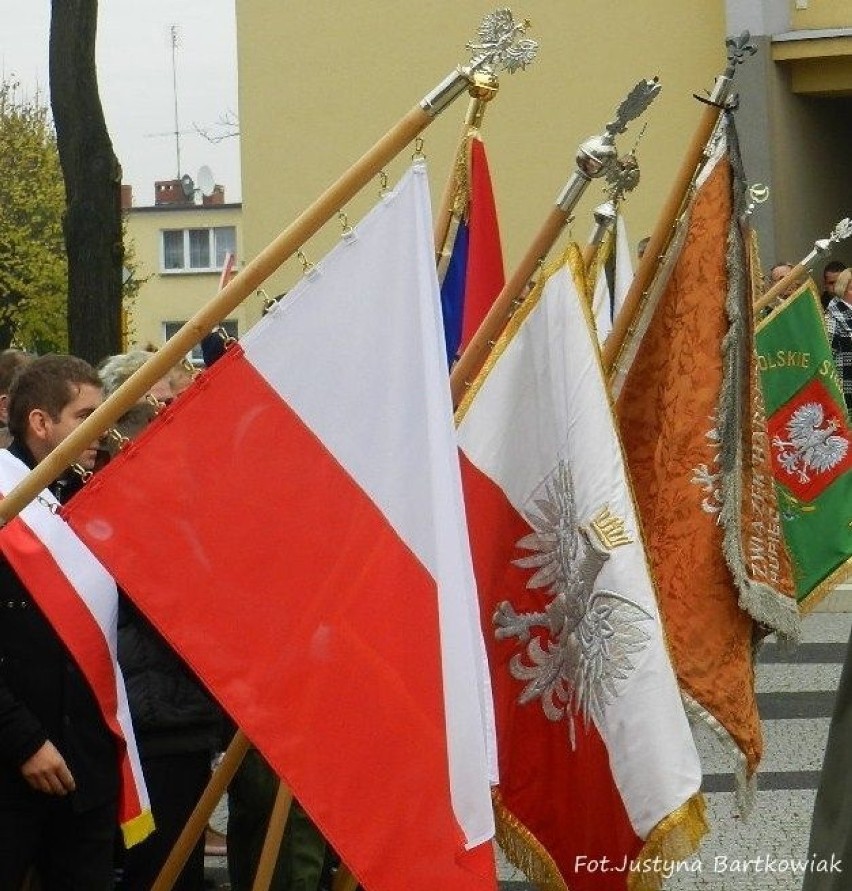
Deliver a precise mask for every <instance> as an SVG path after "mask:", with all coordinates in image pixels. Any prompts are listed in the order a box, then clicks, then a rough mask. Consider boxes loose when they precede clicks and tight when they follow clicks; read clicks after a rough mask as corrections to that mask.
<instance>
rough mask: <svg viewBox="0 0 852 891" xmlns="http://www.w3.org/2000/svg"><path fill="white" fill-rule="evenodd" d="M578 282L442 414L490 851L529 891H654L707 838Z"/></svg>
mask: <svg viewBox="0 0 852 891" xmlns="http://www.w3.org/2000/svg"><path fill="white" fill-rule="evenodd" d="M572 272H573V275H572ZM582 277H583V272H582V258H581V256H580V252H579V250H578V249H577V248H576V246H572V248H571V249H570V251H569V252H568V254H567V255H566V258H564V259H563V260H562V261H560V262H559V263H557V264H556V265H555V266H554V267H553V268H552V269H551V270H549V271H548V272H547V273H546V275H545V283H544V284H539V285H538V286H537V287H536V288H535V289H534V290H533V292H532V293H531V294H530V296H529V297H528V298H527V299H526V301H525V302H524V304H523V305H522V306H521V308H520V309H519V310H518V312H517V313H516V314H515V316H514V317H513V318H512V320H511V321H510V322H509V325H508V326H507V329H506V331H505V332H504V333H503V335H502V336H501V338H500V340H499V341H498V343H497V345H496V347H495V349H494V352H493V353H492V356H491V358H490V359H489V361H488V363H486V366H485V367H484V369H483V371H482V372H481V373H480V375H479V377H478V378H477V379H476V380H475V381H474V383H473V386H472V388H471V390H470V392H469V393H468V395H467V397H466V398H465V400H464V401H463V402H462V404H461V406H460V407H459V410H458V413H457V419H458V421H459V425H458V440H459V444H460V447H461V450H462V452H463V455H464V460H463V464H462V478H463V481H464V488H465V500H466V505H467V515H468V523H469V528H470V538H471V548H472V551H473V558H474V568H475V571H476V579H477V585H478V588H479V596H480V601H481V615H482V626H483V631H484V636H485V640H486V646H487V649H488V656H489V662H490V666H491V682H492V685H493V688H494V702H495V712H496V719H497V741H498V752H499V767H500V786H499V793H498V795H497V805H498V808H497V824H498V840H499V841H500V844H501V846H502V847H503V848H504V850H505V851H506V852H507V854H508V855H509V857H510V859H511V860H512V861H513V862H514V863H516V864H517V865H518V866H521V868H523V869H524V870H525V872H526V873H527V875H528V876H529V878H530V880H531V881H532V882H533V884H537V885H538V886H539V887H547V888H553V889H556V888H566V887H568V888H570V889H571V891H591V889H594V891H601V889H603V891H625V889H628V888H630V889H638V888H643V889H648V888H658V887H659V886H660V881H661V874H660V870H661V863H663V864H664V863H665V862H669V863H671V862H673V861H675V860H678V859H680V858H683V857H686V856H688V855H689V854H691V853H692V852H693V850H694V848H695V846H696V845H697V843H698V840H699V839H700V837H701V835H702V834H703V832H704V831H705V830H706V826H705V823H704V816H703V810H704V805H703V799H702V798H701V796H700V794H699V787H700V785H701V769H700V765H699V761H698V755H697V752H696V750H695V745H694V743H693V739H692V735H691V733H690V729H689V725H688V723H687V719H686V715H685V712H684V707H683V704H682V702H681V698H680V693H679V691H678V687H677V683H676V680H675V675H674V671H673V670H672V666H671V663H670V661H669V658H668V654H667V651H666V643H665V639H664V634H663V628H662V625H661V622H660V614H659V610H658V608H657V603H656V597H655V592H654V586H653V583H652V581H651V577H650V574H649V570H648V564H647V561H646V559H645V552H644V548H643V545H642V534H641V530H640V527H639V522H638V519H637V515H636V510H635V507H634V505H633V500H632V496H631V491H630V486H629V483H628V481H627V478H626V475H625V468H624V462H623V460H622V455H621V449H620V445H619V441H618V437H617V434H616V430H615V425H614V421H613V417H612V411H611V407H610V403H609V399H608V396H607V391H606V387H605V384H604V380H603V375H602V372H601V365H600V357H599V352H598V348H597V343H596V342H595V336H594V334H593V332H592V328H591V319H590V317H589V313H588V309H587V304H586V302H585V300H583V299H582V298H581V296H580V290H579V289H578V287H577V285H576V282H577V281H580V282H582ZM658 855H659V857H660V858H661V861H659V862H657V863H656V868H655V861H654V858H655V857H657V856H658ZM619 867H622V868H619Z"/></svg>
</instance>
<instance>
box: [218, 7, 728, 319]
mask: <svg viewBox="0 0 852 891" xmlns="http://www.w3.org/2000/svg"><path fill="white" fill-rule="evenodd" d="M494 5H495V4H493V3H486V2H480V0H475V2H465V3H458V2H454V0H417V2H413V0H399V2H396V3H384V2H377V0H349V2H346V3H343V2H340V0H288V2H281V0H236V10H237V38H238V59H239V82H240V83H239V97H240V129H241V155H242V165H243V166H242V185H243V207H244V211H245V218H244V241H245V249H246V257H247V258H249V259H250V258H251V257H252V256H254V255H256V254H257V253H258V252H259V251H260V250H261V249H262V248H263V247H264V246H265V245H266V244H267V243H268V242H269V241H270V240H271V239H272V238H273V237H274V236H275V235H277V234H278V233H279V232H280V231H281V230H282V229H283V228H284V227H285V226H286V225H287V224H289V223H290V222H291V221H292V220H293V219H294V218H295V216H296V215H297V214H298V213H299V212H300V211H301V210H303V209H304V208H305V207H306V206H307V205H308V204H309V203H310V202H311V201H312V200H313V199H314V198H316V197H317V196H318V195H319V194H320V193H321V191H322V190H323V189H324V188H325V187H326V186H328V185H329V184H330V183H331V182H333V181H334V180H335V179H336V178H337V177H338V176H339V175H340V174H341V173H342V172H343V171H344V170H346V169H347V167H348V166H349V165H350V164H352V163H353V162H354V161H355V160H356V159H357V158H358V157H359V156H360V155H361V154H362V153H363V152H364V151H365V150H366V149H368V148H369V147H370V146H371V145H372V144H373V143H374V142H375V141H376V140H377V139H378V138H379V137H380V136H381V135H382V134H383V133H385V131H386V130H387V129H388V128H389V127H390V126H391V125H392V124H394V123H395V122H396V121H397V120H398V119H399V118H400V117H402V115H403V114H404V113H405V112H407V111H408V110H409V109H410V108H411V107H412V106H413V105H415V104H416V103H417V102H419V100H420V99H421V98H422V97H423V96H424V95H425V94H426V93H428V92H429V91H430V90H431V89H432V88H433V87H434V86H436V85H437V84H438V83H439V82H440V81H441V80H442V79H443V78H444V77H445V76H446V75H447V74H448V73H449V72H450V71H452V70H453V68H454V67H455V66H456V65H458V64H460V63H465V62H467V61H468V59H469V54H468V52H467V51H466V50H465V43H466V42H467V41H469V40H472V39H475V36H476V29H477V26H478V24H479V22H480V20H481V18H482V16H483V15H484V14H485V13H486V12H489V11H491V10H492V9H493V8H494ZM724 7H725V4H724V3H723V2H722V0H646V2H642V3H635V2H633V3H625V2H623V0H596V2H594V3H592V2H588V0H573V2H566V0H525V2H523V3H518V4H516V5H514V6H513V10H514V12H515V15H516V17H517V18H528V19H530V20H531V21H532V27H531V29H530V31H529V34H530V36H533V37H535V38H536V39H537V40H538V41H539V42H540V44H541V50H540V55H539V59H538V60H537V61H536V62H535V64H534V65H533V66H532V67H531V68H529V69H528V70H527V71H521V72H518V73H517V74H514V75H511V76H510V75H508V74H502V75H501V78H500V81H501V83H500V91H499V95H498V96H497V98H496V99H495V100H494V101H493V102H492V103H491V106H490V107H489V109H488V111H487V114H486V116H485V122H484V126H483V134H484V137H485V141H486V145H487V149H488V153H489V160H490V164H491V172H492V178H493V181H494V189H495V193H496V199H497V203H498V213H499V215H500V221H501V227H502V231H503V240H504V250H505V254H506V261H507V262H506V266H507V272H508V271H509V270H511V268H512V266H513V265H514V264H515V263H516V261H517V260H518V259H519V257H520V256H521V255H522V254H523V252H524V251H525V249H526V247H527V245H528V243H529V242H530V241H531V240H532V237H533V235H534V233H535V232H536V231H537V230H538V229H539V227H540V226H541V224H542V222H543V221H544V219H545V217H546V215H547V213H548V212H549V210H550V208H551V207H552V206H553V202H554V199H555V198H556V196H557V194H558V193H559V191H560V189H561V187H562V186H563V184H564V183H565V182H566V180H567V179H568V177H569V176H570V174H571V173H572V171H573V170H574V156H575V153H576V149H577V147H578V145H579V144H580V143H581V142H582V141H583V140H585V139H586V138H587V137H589V136H591V135H593V134H597V133H599V132H601V130H602V129H603V127H604V125H605V124H606V122H607V121H609V120H612V118H613V117H614V113H615V110H616V108H617V107H618V105H619V103H620V102H621V101H622V100H623V98H624V97H625V96H626V95H627V93H628V91H629V90H630V89H631V88H632V87H633V86H634V84H636V83H637V82H638V81H639V80H641V79H643V78H648V77H653V76H655V75H656V76H659V77H660V79H661V82H662V85H663V91H662V94H661V95H660V96H659V98H658V99H657V100H656V102H655V103H654V104H653V105H652V106H651V108H650V110H649V111H648V112H647V114H646V115H645V116H644V118H643V119H642V120H641V121H639V122H634V123H633V124H632V125H631V126H630V129H629V130H628V133H627V134H626V135H625V136H622V137H620V139H619V142H618V145H619V150H620V152H622V153H624V152H627V151H628V150H629V149H630V148H631V147H632V146H633V143H634V141H635V139H636V137H637V135H638V133H639V131H640V129H641V127H642V124H643V123H644V121H647V123H648V129H647V133H646V135H645V137H644V138H643V140H642V143H641V145H640V147H639V160H640V164H641V168H642V182H641V184H640V186H639V188H638V189H637V190H636V192H634V193H633V195H631V196H630V197H629V199H628V201H627V203H626V205H625V217H626V220H627V225H628V231H629V233H630V236H631V239H632V241H633V242H634V244H635V242H637V241H638V240H639V239H640V238H641V237H642V236H644V235H646V234H648V232H649V231H650V230H651V228H652V226H653V224H654V222H655V219H656V216H657V212H658V209H659V207H660V205H661V203H662V202H663V200H664V197H665V194H666V192H667V191H668V189H669V186H670V182H671V179H672V176H673V172H674V170H675V168H676V166H677V165H678V163H679V161H680V159H681V156H682V154H683V152H684V150H685V148H686V146H687V144H688V142H689V140H690V137H691V134H692V132H693V128H694V126H695V124H696V122H697V120H698V118H699V116H700V113H701V110H702V106H701V105H700V104H699V103H698V102H697V101H696V100H695V99H694V98H693V95H692V94H693V93H699V94H702V95H703V94H704V92H705V91H709V90H710V89H711V88H712V85H713V82H714V78H715V76H716V75H717V74H718V73H720V72H721V71H722V70H723V69H724V67H725V63H726V56H725V47H724V39H725V30H724V29H725V8H724ZM467 104H468V97H467V95H466V94H465V95H463V96H462V97H461V98H459V99H458V100H457V101H456V102H455V104H454V105H452V106H451V107H450V108H449V109H447V110H446V111H445V112H444V113H443V114H442V115H441V116H440V117H439V118H438V119H437V120H436V121H435V123H434V124H432V125H431V126H430V127H429V128H428V129H427V131H426V133H425V134H424V135H425V148H424V152H425V154H426V156H427V159H428V163H429V167H430V175H431V182H432V193H433V204H437V202H438V200H439V198H440V194H441V192H442V190H443V187H444V183H445V181H446V178H447V176H448V172H449V169H450V164H451V161H452V157H453V151H454V146H455V144H456V141H457V139H458V135H459V132H460V128H461V124H462V121H463V119H464V115H465V111H466V108H467ZM410 155H411V152H410V151H406V152H405V153H404V155H403V156H402V157H401V158H400V159H398V160H397V161H396V162H395V163H394V164H392V165H390V166H389V168H388V173H389V175H390V177H391V181H394V180H395V179H396V178H398V176H399V175H400V174H401V173H402V171H403V170H404V169H405V167H406V165H407V164H408V163H409V160H410ZM378 189H379V185H378V183H377V184H376V186H375V188H371V189H367V190H366V193H362V195H361V196H359V198H358V199H357V200H355V201H353V202H352V204H351V206H349V207H347V208H345V210H346V213H347V214H348V216H349V218H350V222H354V221H357V219H358V217H359V216H361V215H363V214H364V212H365V211H366V210H367V209H368V208H369V206H371V204H372V203H373V202H374V201H375V199H376V196H377V193H378ZM603 200H604V195H603V191H602V186H601V184H600V183H593V184H592V185H591V186H590V187H589V189H588V191H587V193H586V195H585V196H584V199H583V201H582V202H581V205H580V207H579V210H578V212H577V216H576V222H575V223H574V224H573V227H572V234H573V235H574V237H575V238H577V239H578V240H580V241H584V240H585V239H586V238H587V237H588V235H589V232H590V230H591V227H592V216H591V213H592V209H593V208H594V207H595V206H596V205H597V204H599V203H600V202H601V201H603ZM338 235H339V226H338V224H336V223H332V224H330V225H329V226H328V227H326V230H324V231H323V232H322V233H320V235H318V236H316V237H315V238H314V239H313V240H312V242H311V243H310V244H309V245H307V246H306V248H305V250H306V253H307V254H308V256H309V258H310V259H318V258H319V257H320V256H321V255H322V254H323V253H324V252H325V250H326V249H327V248H328V247H329V246H330V245H331V244H332V243H333V241H334V240H335V239H336V238H337V237H338ZM300 273H301V266H300V264H299V262H298V261H297V260H296V259H295V258H294V259H292V260H290V261H289V262H288V263H287V264H285V268H284V270H283V271H282V272H280V273H279V274H277V275H276V276H275V277H274V278H273V279H272V280H271V281H270V283H269V285H268V289H269V290H270V292H271V293H272V292H279V291H282V290H284V289H286V288H287V287H289V286H290V285H291V284H292V283H293V282H294V281H295V280H297V279H298V277H299V275H300ZM254 304H256V305H254V306H253V309H254V311H255V312H256V313H257V314H259V311H260V306H259V303H258V302H257V301H254Z"/></svg>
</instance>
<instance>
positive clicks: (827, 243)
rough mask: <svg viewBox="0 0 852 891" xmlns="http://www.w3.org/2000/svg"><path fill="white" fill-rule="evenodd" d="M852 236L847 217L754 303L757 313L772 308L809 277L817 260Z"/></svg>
mask: <svg viewBox="0 0 852 891" xmlns="http://www.w3.org/2000/svg"><path fill="white" fill-rule="evenodd" d="M850 235H852V219H850V218H849V217H846V218H845V219H842V220H841V221H840V222H839V223H838V224H837V225H836V226H835V227H834V231H833V232H832V233H831V235H830V236H829V237H828V238H821V239H819V241H816V242H814V247H813V250H812V251H811V252H810V253H809V254H808V255H807V257H805V258H804V259H803V260H802V261H801V262H799V263H797V264H796V265H795V266H794V267H793V268H792V269H791V270H790V271H789V272H788V273H787V275H785V276H784V278H782V279H781V280H780V281H778V282H776V283H775V284H774V285H773V286H772V287H771V288H770V289H769V290H768V291H767V292H766V293H765V294H764V295H763V296H762V297H760V298H759V299H758V300H755V301H754V310H755V312H760V310H762V309H764V308H765V307H767V306H771V305H772V304H773V303H774V302H775V301H776V300H778V299H779V298H780V297H783V296H784V294H785V293H786V292H787V291H788V290H789V289H790V288H792V287H794V286H795V285H798V284H800V283H801V282H802V281H803V280H804V279H805V278H807V276H809V275H810V274H811V273H812V272H813V269H814V266H815V265H816V262H817V260H822V259H824V258H825V257H826V256H827V255H828V254H829V253H831V251H832V250H833V249H834V245H835V244H837V243H838V242H839V241H843V239H845V238H849V236H850Z"/></svg>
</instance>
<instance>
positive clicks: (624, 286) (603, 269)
mask: <svg viewBox="0 0 852 891" xmlns="http://www.w3.org/2000/svg"><path fill="white" fill-rule="evenodd" d="M599 253H600V259H597V258H596V261H595V267H596V272H595V274H594V275H593V279H592V280H593V281H594V282H595V290H594V294H593V295H592V311H593V313H594V319H595V328H596V329H597V332H598V342H599V343H603V342H604V341H605V340H606V338H607V336H608V335H609V332H610V331H611V330H612V324H613V322H614V321H615V319H616V318H617V316H618V314H619V312H620V311H621V307H622V306H623V305H624V298H625V297H626V296H627V292H628V291H629V290H630V283H631V282H632V281H633V263H632V261H631V259H630V242H629V241H628V238H627V227H626V225H625V223H624V215H623V214H621V213H619V214H618V215H617V216H616V220H615V236H614V238H613V236H611V235H608V236H607V239H606V242H605V244H604V245H602V251H601V252H599ZM610 278H611V279H612V288H610Z"/></svg>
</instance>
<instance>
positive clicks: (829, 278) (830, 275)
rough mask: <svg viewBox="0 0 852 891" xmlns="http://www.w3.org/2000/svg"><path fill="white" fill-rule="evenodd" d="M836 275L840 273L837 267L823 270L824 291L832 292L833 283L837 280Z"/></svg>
mask: <svg viewBox="0 0 852 891" xmlns="http://www.w3.org/2000/svg"><path fill="white" fill-rule="evenodd" d="M838 275H840V270H839V269H831V270H829V271H828V272H823V274H822V281H823V284H824V285H825V290H826V291H830V292H831V293H832V294H834V283H835V282H836V281H837V276H838Z"/></svg>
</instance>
